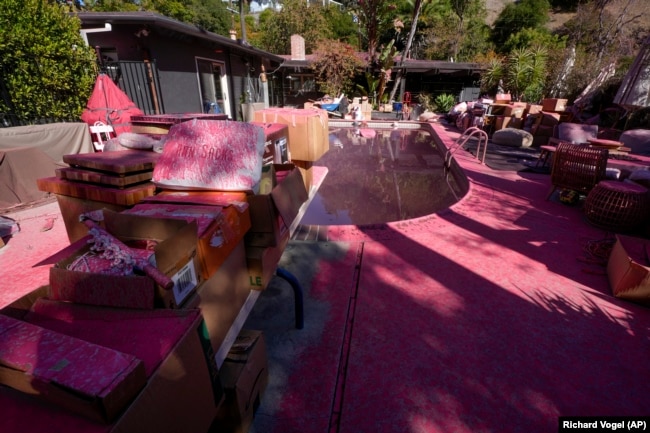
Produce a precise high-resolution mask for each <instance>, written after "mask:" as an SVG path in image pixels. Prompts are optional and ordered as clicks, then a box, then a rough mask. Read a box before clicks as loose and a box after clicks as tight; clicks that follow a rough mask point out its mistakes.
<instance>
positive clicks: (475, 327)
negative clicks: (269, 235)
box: [248, 124, 650, 433]
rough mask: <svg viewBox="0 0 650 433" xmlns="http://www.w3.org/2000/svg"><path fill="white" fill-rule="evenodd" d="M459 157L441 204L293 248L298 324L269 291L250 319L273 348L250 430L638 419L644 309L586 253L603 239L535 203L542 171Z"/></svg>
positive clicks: (576, 214)
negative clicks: (276, 316) (614, 291)
mask: <svg viewBox="0 0 650 433" xmlns="http://www.w3.org/2000/svg"><path fill="white" fill-rule="evenodd" d="M435 129H436V131H437V132H438V134H439V135H440V136H441V137H442V138H443V141H445V143H446V144H447V145H450V144H451V143H452V142H453V140H454V138H455V137H456V136H457V131H454V130H448V129H446V128H445V127H444V126H443V125H441V124H436V125H435ZM456 155H457V156H456V159H457V160H458V162H459V163H460V165H461V166H462V167H463V168H464V170H465V171H466V173H467V175H468V177H469V178H470V181H471V189H470V192H469V193H468V195H467V196H466V197H465V198H464V199H463V200H461V201H460V202H459V203H457V204H456V205H454V206H453V207H452V208H450V209H448V210H446V211H444V212H441V213H439V214H437V215H431V216H427V217H423V218H420V219H417V220H410V221H405V222H399V223H392V224H388V225H387V227H378V228H376V229H364V230H360V229H358V228H356V227H351V226H338V227H334V226H332V227H329V228H325V229H323V228H321V230H324V232H323V233H320V234H319V236H318V237H319V239H322V240H324V241H321V242H311V241H299V240H294V241H292V242H291V243H290V245H289V247H288V248H287V250H286V251H285V255H284V256H283V262H282V263H281V265H282V266H283V267H285V269H287V270H289V271H290V272H293V273H294V274H295V275H296V276H297V277H298V279H299V280H300V281H302V282H303V285H304V289H305V292H306V293H307V294H306V301H305V305H306V307H305V309H306V313H305V328H304V329H302V330H293V329H291V322H290V321H287V320H285V322H284V327H282V326H280V327H278V326H276V325H272V326H269V325H267V324H266V323H267V322H265V320H264V319H265V318H268V317H269V315H270V314H269V311H268V310H269V308H268V306H265V305H264V302H268V303H269V304H268V305H272V306H274V308H276V309H277V308H281V307H282V304H281V303H278V302H276V303H274V297H278V296H279V295H278V293H280V291H279V290H273V289H274V288H273V287H271V289H272V290H271V291H269V293H264V294H263V295H262V297H261V298H260V300H259V301H258V305H257V307H259V308H258V310H257V311H254V312H253V316H252V317H251V320H250V323H249V324H248V325H249V326H257V327H260V328H261V329H263V330H265V333H266V335H267V338H268V339H269V340H270V341H271V345H270V348H269V359H270V367H269V370H270V372H271V377H272V379H271V383H270V385H269V390H268V391H267V394H266V395H265V397H264V398H263V399H262V405H261V406H260V409H259V410H258V412H257V415H256V419H255V423H254V427H255V429H254V431H255V432H276V433H280V432H282V433H286V432H296V433H297V432H300V433H308V432H314V433H316V432H319V433H320V432H330V433H334V432H341V433H362V432H369V433H370V432H372V433H374V432H412V433H416V432H417V433H420V432H427V433H438V432H440V433H446V432H467V433H470V432H471V433H476V432H549V431H557V428H558V417H559V416H563V415H565V416H568V415H594V416H604V415H634V414H640V413H646V412H647V410H646V408H645V402H644V401H643V396H645V395H646V394H647V393H648V392H649V391H650V383H648V381H646V380H645V378H647V377H648V375H649V374H650V365H648V362H647V361H648V359H649V356H650V346H649V344H648V343H649V341H648V340H649V337H650V311H649V310H648V309H647V308H645V307H641V306H638V305H635V304H631V303H626V302H623V301H619V300H617V299H615V298H613V297H612V296H611V292H610V289H609V283H608V280H607V276H606V273H605V269H604V268H603V267H602V266H599V265H596V264H593V263H585V261H583V259H584V258H588V259H591V258H593V256H592V255H590V254H588V253H587V252H586V251H585V249H586V247H587V246H588V245H594V244H597V241H599V240H602V239H605V238H610V237H611V236H612V234H611V233H605V232H603V231H601V230H598V229H596V228H594V227H593V226H590V225H588V224H587V223H586V222H585V221H584V218H583V214H582V211H581V209H580V208H579V207H571V206H567V205H564V204H561V203H559V202H558V201H557V200H550V201H546V195H547V193H548V191H549V188H550V178H549V176H548V175H544V174H531V173H515V172H503V171H498V172H497V171H494V170H492V169H490V168H488V167H486V166H484V165H480V164H479V163H478V162H477V160H476V159H474V158H473V157H472V156H471V155H470V154H468V153H465V152H457V153H456ZM278 284H279V283H278ZM281 290H285V291H286V290H287V289H286V287H284V288H281ZM291 301H292V300H291V297H290V296H289V297H288V298H286V299H285V304H288V306H289V309H288V310H287V311H288V314H289V317H291V309H290V308H291ZM271 311H273V310H271ZM287 353H289V355H287Z"/></svg>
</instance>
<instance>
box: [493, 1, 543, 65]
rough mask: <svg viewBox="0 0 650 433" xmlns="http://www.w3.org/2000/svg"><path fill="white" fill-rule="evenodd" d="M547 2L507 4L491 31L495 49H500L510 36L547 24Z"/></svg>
mask: <svg viewBox="0 0 650 433" xmlns="http://www.w3.org/2000/svg"><path fill="white" fill-rule="evenodd" d="M549 9H550V5H549V3H548V0H521V1H519V2H517V3H509V4H508V5H506V7H505V8H504V9H503V10H502V11H501V13H500V14H499V16H498V17H497V19H496V21H495V22H494V27H493V29H492V41H493V42H494V44H495V45H496V47H497V48H498V49H499V50H500V51H501V52H504V50H503V49H502V47H503V45H504V44H505V42H506V41H507V40H508V38H509V37H510V35H511V34H513V33H518V32H519V31H520V30H523V29H525V28H532V29H535V28H539V27H542V26H543V25H544V24H546V23H547V22H548V11H549Z"/></svg>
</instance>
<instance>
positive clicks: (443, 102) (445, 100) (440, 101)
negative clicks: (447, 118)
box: [434, 93, 456, 113]
mask: <svg viewBox="0 0 650 433" xmlns="http://www.w3.org/2000/svg"><path fill="white" fill-rule="evenodd" d="M434 102H435V104H436V107H437V111H438V112H439V113H448V112H449V110H451V109H452V108H453V107H454V105H456V98H455V97H454V95H450V94H448V93H443V94H441V95H438V96H436V99H435V101H434Z"/></svg>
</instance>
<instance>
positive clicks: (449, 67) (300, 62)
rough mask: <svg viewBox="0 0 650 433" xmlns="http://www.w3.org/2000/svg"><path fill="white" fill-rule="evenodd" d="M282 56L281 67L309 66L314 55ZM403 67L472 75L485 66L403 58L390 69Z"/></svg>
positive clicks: (420, 71)
mask: <svg viewBox="0 0 650 433" xmlns="http://www.w3.org/2000/svg"><path fill="white" fill-rule="evenodd" d="M359 55H360V56H362V57H365V58H367V55H366V53H359ZM280 57H282V58H284V62H283V63H282V67H283V68H309V66H310V65H311V63H312V62H313V60H314V59H315V56H314V55H313V54H307V55H306V56H305V58H304V59H292V58H291V56H290V55H280ZM399 60H400V57H399V56H397V57H395V62H396V63H399ZM400 68H403V69H405V70H406V72H407V73H418V74H454V75H459V74H464V75H472V74H478V73H481V72H483V71H484V70H485V67H484V66H483V65H481V64H480V63H468V62H447V61H444V60H417V59H405V60H404V65H402V66H401V67H400V66H399V65H397V64H396V65H394V66H393V67H392V69H400Z"/></svg>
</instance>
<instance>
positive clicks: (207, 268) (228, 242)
mask: <svg viewBox="0 0 650 433" xmlns="http://www.w3.org/2000/svg"><path fill="white" fill-rule="evenodd" d="M123 213H127V214H134V215H145V216H155V217H158V218H165V219H166V218H186V219H187V220H188V221H191V220H192V219H195V220H196V221H197V224H198V226H197V227H198V260H199V262H200V264H201V266H200V269H201V278H202V279H203V280H207V279H208V278H210V276H211V275H212V274H214V273H215V272H216V271H217V270H218V269H219V267H220V266H221V265H222V264H223V262H224V261H225V260H226V258H227V257H228V255H229V254H230V253H231V252H232V250H233V249H234V248H235V247H236V246H237V244H238V243H239V241H241V240H242V239H243V238H244V235H245V234H246V233H247V232H248V230H249V229H250V227H251V218H250V211H249V205H248V201H247V199H246V193H242V192H218V191H163V192H161V193H160V194H158V195H156V196H154V197H150V198H148V199H145V200H144V201H143V203H141V204H138V205H136V206H134V207H133V208H132V209H129V210H127V211H125V212H123Z"/></svg>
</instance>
